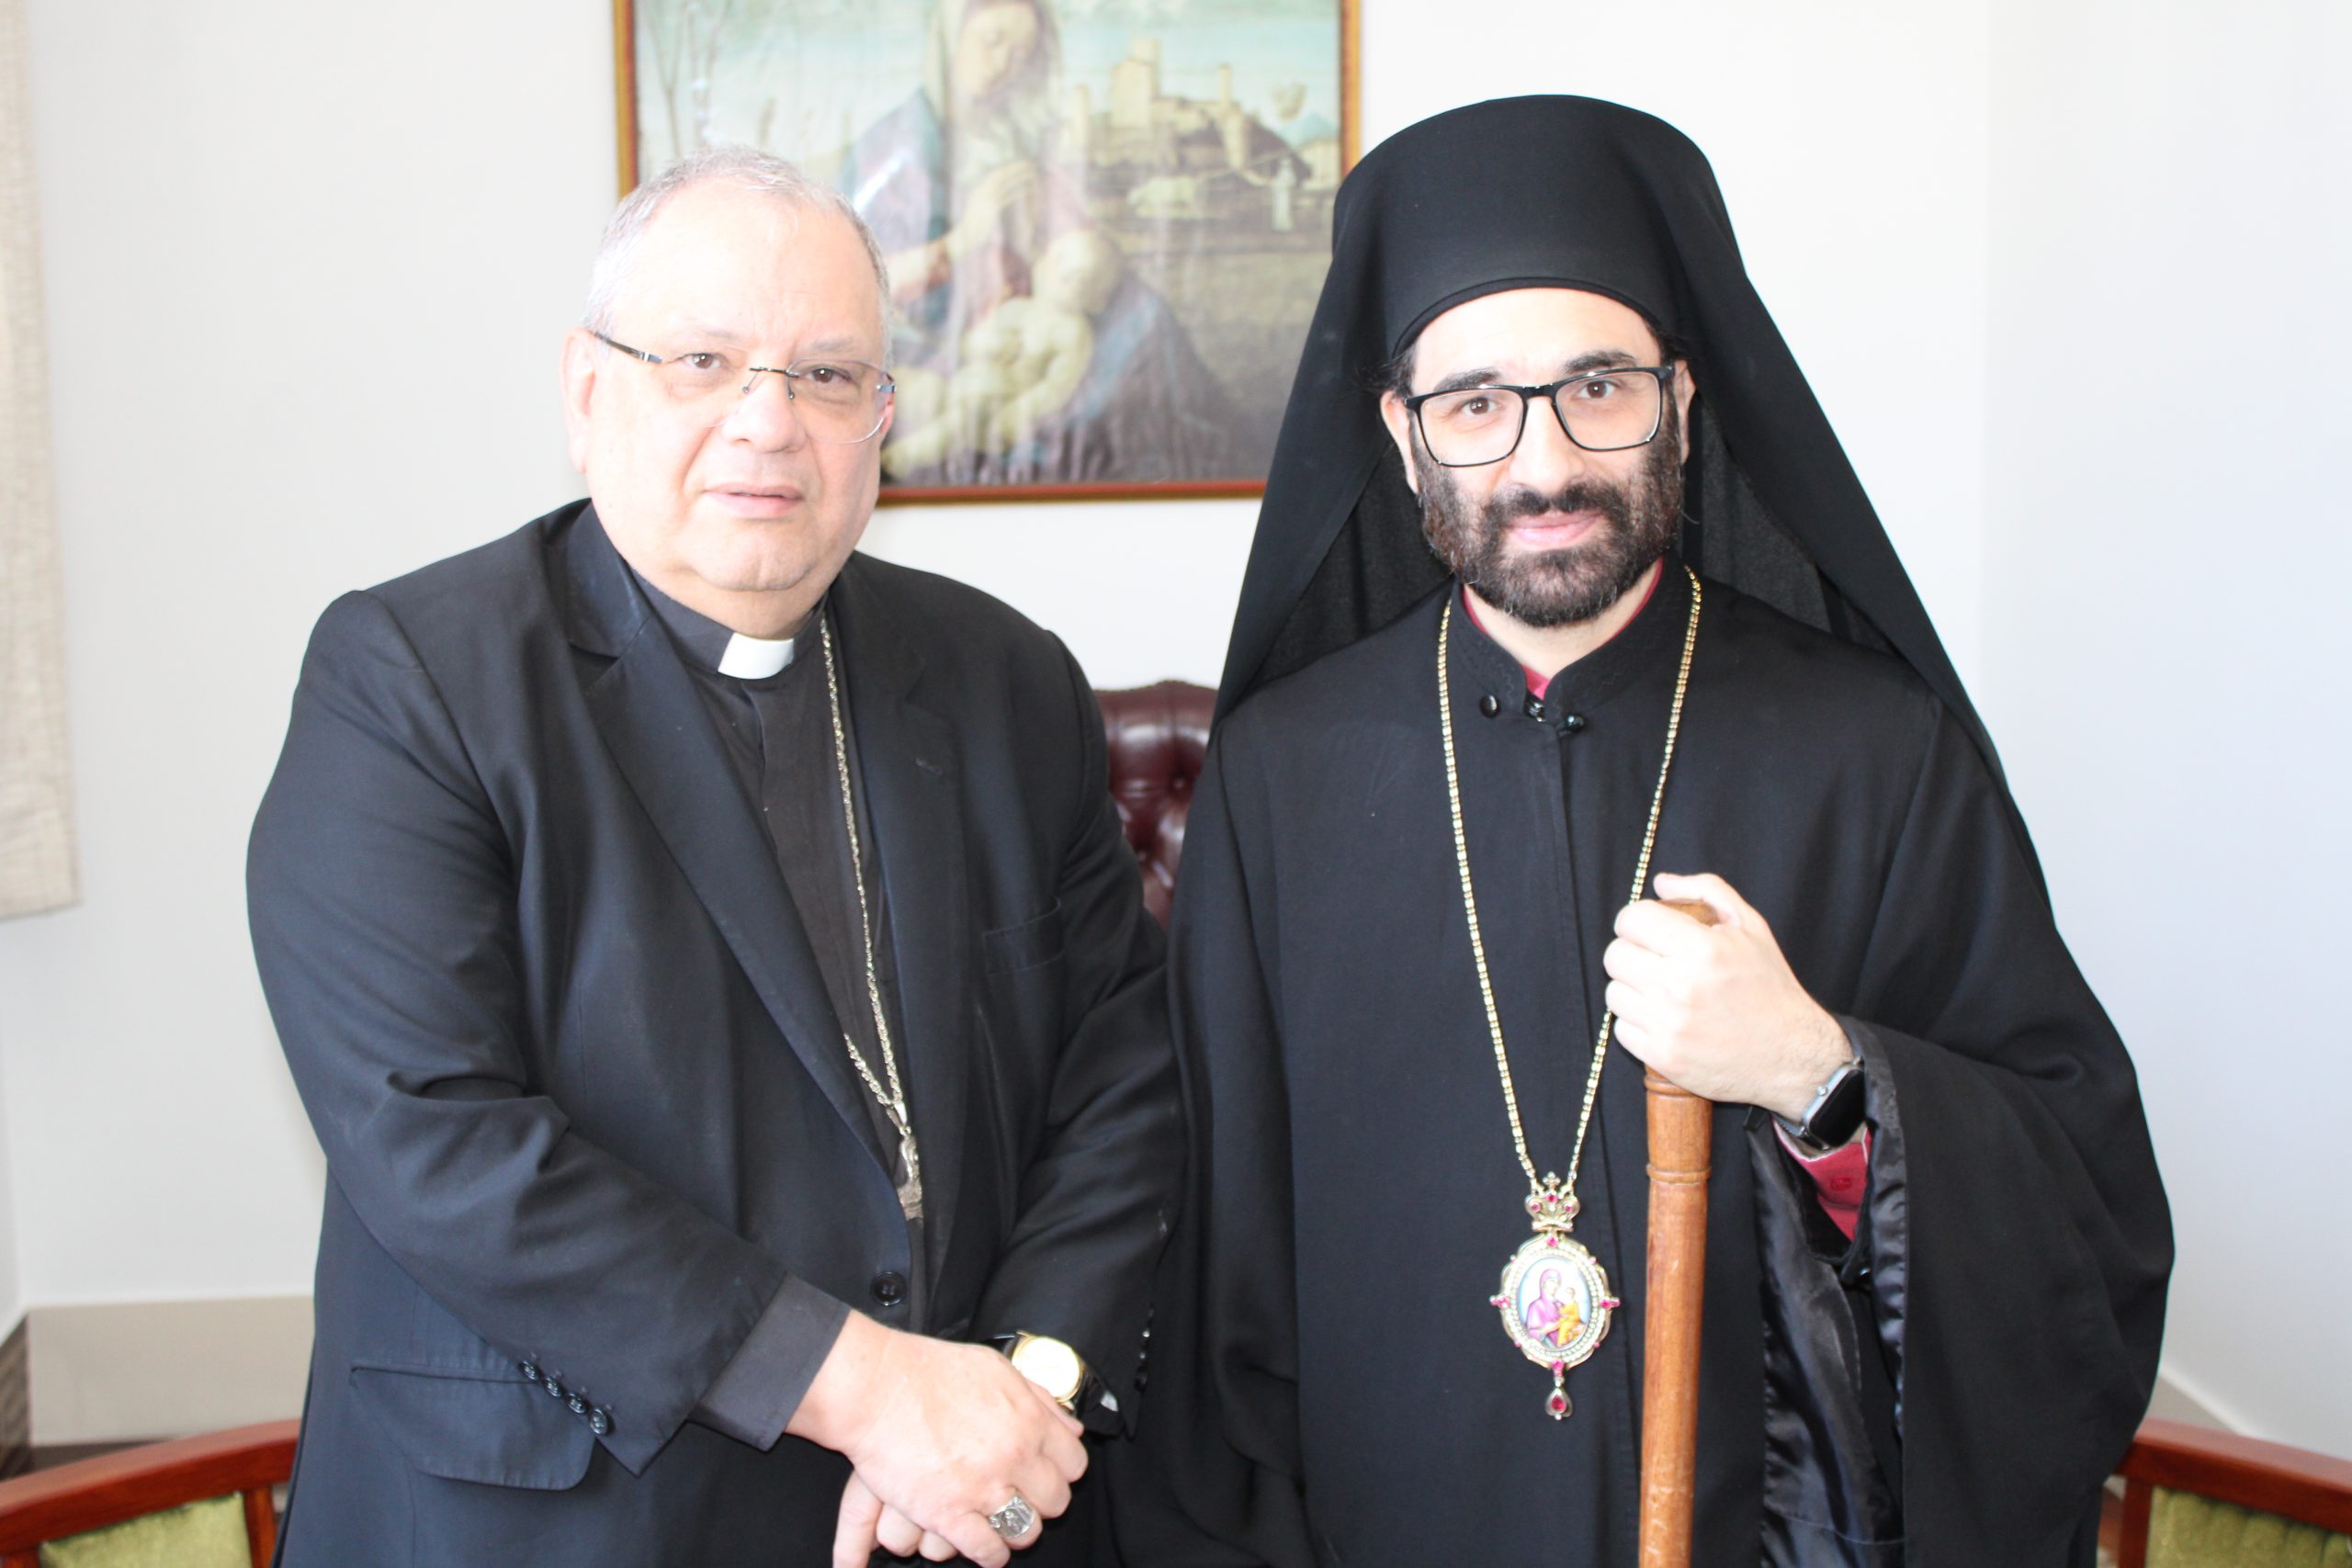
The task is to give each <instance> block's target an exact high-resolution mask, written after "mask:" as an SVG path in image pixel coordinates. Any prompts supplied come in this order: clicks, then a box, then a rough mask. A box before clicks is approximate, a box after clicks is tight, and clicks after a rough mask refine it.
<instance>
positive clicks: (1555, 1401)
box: [1544, 1393, 1568, 1416]
mask: <svg viewBox="0 0 2352 1568" xmlns="http://www.w3.org/2000/svg"><path fill="white" fill-rule="evenodd" d="M1544 1409H1546V1410H1548V1411H1550V1412H1551V1413H1552V1414H1553V1415H1555V1416H1566V1414H1567V1413H1568V1396H1567V1395H1566V1394H1565V1393H1555V1394H1554V1395H1553V1396H1552V1397H1551V1398H1549V1399H1547V1400H1545V1401H1544Z"/></svg>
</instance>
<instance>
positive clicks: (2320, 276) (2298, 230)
mask: <svg viewBox="0 0 2352 1568" xmlns="http://www.w3.org/2000/svg"><path fill="white" fill-rule="evenodd" d="M1994 36H1995V39H1996V50H1995V54H1994V58H1995V61H1996V65H1995V69H1994V75H1993V84H1994V102H1995V105H1996V109H1995V114H1994V125H1995V128H1996V134H1995V139H1994V149H1993V164H1992V169H1993V181H1992V189H1993V191H1994V204H1993V211H1992V219H1993V221H1992V224H1991V231H1992V234H1993V266H1992V285H1993V289H1992V319H1993V321H1995V322H1996V325H1997V329H1998V330H1997V331H1996V333H1995V335H1994V337H1993V339H1992V342H1991V344H1990V347H1989V353H1988V358H1989V361H1990V366H1991V369H1990V374H1989V375H1988V376H1987V378H1986V385H1987V388H1988V389H1989V390H1988V397H1987V400H1986V409H1987V418H1986V428H1987V431H1988V434H1989V435H1990V437H1991V439H1990V441H1989V443H1988V445H1987V447H1986V454H1987V463H1986V472H1987V473H1988V475H1989V476H1990V482H1989V484H1988V486H1987V496H1988V499H1989V502H1990V504H1989V506H1988V508H1987V511H1986V513H1985V534H1984V538H1985V582H1986V584H1987V587H1988V592H1987V593H1986V595H1985V620H1984V637H1985V649H1986V658H1985V661H1984V670H1985V678H1984V679H1983V680H1982V681H1981V682H1979V691H1980V693H1981V694H1982V701H1983V703H1984V705H1985V716H1986V719H1987V721H1988V722H1989V723H1990V724H1991V725H1992V727H1993V731H1994V734H1995V735H1996V736H1997V737H1998V738H1999V739H2000V741H2001V744H2002V746H2003V750H2004V755H2005V757H2006V760H2007V763H2008V767H2009V774H2010V778H2011V781H2012V782H2013V784H2015V786H2016V788H2017V792H2018V799H2019V801H2020V802H2021V804H2022V805H2023V807H2024V808H2025V813H2026V817H2027V819H2028V820H2029V821H2030V822H2031V823H2032V824H2033V827H2034V829H2035V837H2036V840H2037V841H2038V842H2039V844H2040V846H2041V853H2042V858H2043V862H2044V864H2045V865H2046V867H2047V869H2048V871H2049V874H2050V882H2051V886H2052V892H2053V894H2054V896H2055V897H2056V900H2057V904H2058V912H2059V916H2060V918H2061V919H2062V921H2063V923H2064V929H2065V930H2066V931H2068V932H2069V934H2070V936H2071V938H2072V941H2073V944H2074V948H2075V954H2076V956H2077V957H2078V958H2079V959H2080V961H2081V963H2082V965H2083V968H2084V970H2085V971H2086V973H2087V975H2088V976H2089V977H2090V980H2091V983H2092V985H2093V986H2094V987H2097V989H2098V993H2099V995H2100V996H2101V997H2102V998H2104V999H2105V1001H2106V1002H2107V1005H2108V1007H2109V1010H2110V1011H2111V1012H2112V1013H2113V1014H2114V1016H2115V1021H2116V1022H2117V1024H2118V1026H2119V1027H2120V1029H2121V1030H2122V1032H2123V1037H2124V1038H2125V1039H2126V1040H2127V1041H2129V1042H2131V1047H2132V1051H2133V1054H2134V1055H2135V1057H2136V1058H2137V1060H2138V1062H2139V1065H2140V1069H2141V1076H2142V1082H2143V1089H2144V1092H2145V1095H2146V1100H2147V1106H2148V1114H2149V1120H2150V1122H2151V1124H2152V1126H2153V1127H2154V1134H2155V1138H2156V1148H2157V1153H2158V1155H2159V1156H2160V1158H2161V1159H2162V1161H2163V1164H2164V1169H2165V1185H2166V1188H2167V1190H2169V1192H2170V1194H2171V1196H2172V1201H2173V1215H2174V1221H2175V1224H2176V1227H2177V1233H2178V1241H2179V1247H2180V1259H2181V1268H2180V1270H2179V1272H2178V1273H2177V1274H2176V1275H2175V1277H2174V1280H2173V1289H2172V1297H2171V1313H2172V1317H2171V1325H2170V1329H2171V1331H2170V1333H2169V1335H2168V1336H2167V1340H2166V1351H2167V1357H2166V1361H2167V1371H2169V1372H2170V1373H2171V1374H2172V1375H2173V1376H2174V1377H2175V1378H2176V1379H2177V1380H2178V1381H2179V1382H2180V1383H2181V1384H2182V1386H2183V1387H2185V1388H2186V1389H2188V1391H2189V1392H2190V1393H2195V1394H2196V1395H2198V1396H2199V1398H2201V1399H2202V1400H2204V1401H2205V1403H2206V1404H2209V1405H2211V1406H2212V1407H2213V1408H2214V1409H2215V1410H2216V1411H2217V1412H2219V1413H2220V1414H2221V1415H2222V1416H2223V1417H2224V1418H2227V1419H2231V1420H2233V1421H2234V1422H2236V1423H2238V1424H2240V1425H2243V1426H2245V1427H2247V1428H2249V1429H2251V1430H2253V1431H2256V1432H2258V1433H2260V1434H2262V1435H2265V1436H2272V1437H2277V1438H2283V1439H2285V1440H2288V1441H2292V1442H2299V1443H2303V1444H2307V1445H2311V1446H2315V1447H2322V1448H2326V1449H2329V1450H2333V1451H2335V1452H2339V1453H2342V1452H2352V1366H2347V1357H2346V1348H2347V1341H2346V1336H2345V1333H2344V1329H2343V1326H2342V1325H2343V1321H2344V1320H2343V1309H2344V1303H2346V1301H2347V1300H2352V1245H2348V1244H2347V1240H2346V1237H2347V1235H2352V1232H2348V1231H2347V1228H2346V1219H2345V1214H2344V1204H2345V1202H2346V1199H2347V1197H2352V1156H2346V1153H2345V1145H2344V1122H2345V1118H2346V1112H2347V1111H2352V1066H2347V1049H2346V1048H2347V1046H2352V1025H2347V1024H2346V1014H2345V1011H2344V1009H2343V1005H2342V993H2341V987H2340V986H2339V984H2338V981H2339V979H2340V977H2341V976H2342V975H2343V973H2344V964H2345V960H2344V942H2343V937H2342V926H2343V915H2342V895H2341V889H2342V888H2343V887H2344V886H2345V885H2346V882H2347V880H2352V828H2347V826H2346V815H2345V812H2346V799H2347V795H2346V772H2347V767H2352V749H2347V747H2346V738H2345V721H2346V716H2347V715H2352V704H2347V702H2346V695H2345V688H2344V684H2343V674H2344V671H2345V669H2346V665H2347V663H2352V631H2347V629H2346V619H2345V615H2344V612H2343V608H2342V605H2341V604H2340V602H2339V600H2340V594H2341V592H2342V584H2343V583H2344V581H2346V577H2347V576H2352V543H2347V538H2352V534H2347V529H2352V515H2347V513H2352V508H2347V505H2346V494H2345V491H2344V489H2343V485H2342V479H2341V471H2340V470H2341V468H2342V463H2343V457H2344V455H2345V452H2346V440H2345V431H2346V426H2347V423H2352V392H2347V389H2346V381H2345V379H2344V371H2345V359H2346V351H2347V349H2352V330H2347V329H2352V312H2347V310H2346V305H2345V296H2344V285H2345V280H2346V278H2347V277H2348V276H2352V202H2347V201H2346V194H2345V193H2346V179H2347V177H2348V175H2352V99H2348V98H2347V97H2346V94H2345V92H2344V90H2343V85H2342V84H2343V77H2344V74H2345V73H2346V69H2347V68H2352V11H2347V10H2346V8H2345V7H2344V6H2340V5H2327V4H2312V5H2302V6H2287V5H2270V6H2245V7H2237V8H2232V9H2229V10H2227V11H2224V10H2222V9H2220V8H2218V7H2210V8H2209V7H2205V6H2183V5H2169V6H2154V7H2151V6H2146V5H2145V4H2140V3H2133V0H2084V3H2077V4H2070V5H2067V6H2059V7H2054V8H2053V7H2052V6H2048V5H2045V4H2040V3H2034V0H2000V3H1999V5H1998V6H1996V27H1995V33H1994Z"/></svg>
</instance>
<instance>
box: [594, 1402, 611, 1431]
mask: <svg viewBox="0 0 2352 1568" xmlns="http://www.w3.org/2000/svg"><path fill="white" fill-rule="evenodd" d="M588 1429H589V1430H590V1431H592V1432H594V1433H595V1434H596V1436H598V1437H600V1438H601V1437H603V1436H604V1435H605V1433H607V1432H609V1431H611V1430H612V1429H613V1416H612V1412H610V1411H609V1410H606V1409H605V1407H604V1406H603V1405H601V1404H599V1405H596V1406H594V1408H592V1409H591V1410H590V1411H589V1412H588Z"/></svg>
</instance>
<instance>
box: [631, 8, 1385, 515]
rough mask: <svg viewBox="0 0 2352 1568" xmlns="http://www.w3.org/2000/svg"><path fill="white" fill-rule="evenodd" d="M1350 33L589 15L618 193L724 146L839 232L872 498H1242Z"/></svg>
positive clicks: (1217, 25) (1276, 377)
mask: <svg viewBox="0 0 2352 1568" xmlns="http://www.w3.org/2000/svg"><path fill="white" fill-rule="evenodd" d="M1355 29H1356V17H1355V0H614V37H615V44H616V50H617V52H618V57H619V58H618V65H619V70H618V73H617V82H618V90H619V106H618V107H619V119H620V176H621V188H622V189H623V190H624V191H626V190H628V189H631V188H633V187H634V186H636V184H637V182H638V180H639V177H640V175H650V174H652V173H654V172H656V171H658V170H660V169H662V168H663V167H665V166H667V165H668V164H671V163H673V162H674V161H675V160H676V159H678V158H680V157H682V156H684V155H685V154H686V153H688V152H694V151H695V150H696V149H698V148H701V147H705V146H710V145H715V144H718V143H721V142H743V143H748V144H750V145H752V146H757V147H762V148H765V149H766V150H768V151H770V152H775V153H778V154H780V155H782V156H784V157H786V158H789V159H791V160H792V161H793V162H794V163H796V164H799V165H800V166H801V167H802V168H803V169H804V170H806V171H808V172H809V174H812V175H819V176H820V177H822V178H825V179H827V180H830V181H831V183H832V184H833V185H834V186H836V188H838V189H840V190H841V191H842V194H843V195H845V196H847V197H849V199H850V200H851V202H852V203H853V204H854V206H855V207H856V208H857V209H858V211H859V212H860V213H862V214H863V215H864V216H865V220H866V221H867V223H868V224H870V225H871V226H872V227H873V229H874V231H875V233H876V236H877V237H878V238H879V240H880V241H881V243H882V248H883V250H884V252H885V254H886V255H887V257H888V262H889V272H890V284H891V288H890V293H891V306H892V321H893V327H892V339H891V345H890V356H891V373H892V375H893V376H894V378H896V379H897V382H898V387H899V391H898V416H897V419H896V422H895V423H894V425H893V427H892V429H891V431H890V434H889V437H888V442H887V444H886V445H885V446H884V448H883V453H882V464H883V495H884V498H885V499H886V500H888V499H893V498H896V499H899V500H947V499H955V500H964V499H990V500H993V499H1000V498H1010V497H1036V496H1066V497H1076V496H1116V495H1163V494H1171V493H1172V494H1189V495H1251V494H1256V493H1259V492H1260V491H1262V490H1263V488H1264V485H1265V478H1266V470H1267V466H1268V463H1269V461H1270V459H1271V458H1272V455H1273V446H1274V435H1275V432H1276V429H1277V427H1278V426H1279V424H1280V423H1281V420H1282V411H1283V404H1284V402H1285V401H1286V400H1287V399H1288V397H1289V393H1290V383H1291V377H1292V375H1293V373H1294V371H1295V369H1296V367H1297V364H1298V356H1299V350H1300V348H1301V346H1302V345H1303V344H1304V343H1305V342H1306V328H1307V322H1308V319H1309V318H1310V317H1311V316H1312V315H1313V313H1314V310H1315V300H1316V296H1317V293H1318V292H1319V291H1320V289H1321V288H1322V284H1323V275H1324V272H1325V270H1326V268H1327V267H1328V265H1329V261H1330V211H1331V197H1332V193H1333V191H1334V190H1335V189H1336V188H1337V186H1338V185H1339V182H1340V175H1342V174H1344V173H1345V172H1346V170H1347V168H1348V166H1349V164H1351V162H1352V161H1353V159H1354V156H1355V152H1356V108H1355V101H1354V100H1355Z"/></svg>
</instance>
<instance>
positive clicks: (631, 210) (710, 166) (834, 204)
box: [580, 142, 890, 355]
mask: <svg viewBox="0 0 2352 1568" xmlns="http://www.w3.org/2000/svg"><path fill="white" fill-rule="evenodd" d="M709 183H723V184H726V185H730V186H735V187H736V188H737V189H739V190H747V191H752V192H754V193H756V194H758V195H761V196H764V197H771V198H773V199H774V200H775V201H777V202H780V203H782V204H783V205H785V206H786V207H789V208H792V209H796V210H798V211H802V212H820V213H825V214H830V215H831V216H832V217H836V218H839V219H841V220H842V221H844V222H846V223H847V224H848V225H849V226H850V228H851V229H852V230H853V231H855V232H856V234H857V237H858V239H859V240H860V241H861V242H862V243H864V244H865V259H866V260H867V261H869V262H871V263H873V264H874V287H875V289H876V292H877V293H878V294H880V296H881V299H882V322H881V329H882V338H881V341H882V344H883V352H884V354H885V355H888V352H889V348H888V345H889V342H890V269H889V266H888V264H887V263H885V262H884V261H883V259H882V245H881V242H879V241H877V240H876V239H875V237H874V231H873V230H872V229H871V228H869V227H867V225H866V222H865V219H864V218H861V217H859V216H858V211H857V209H856V208H854V207H852V206H851V205H850V203H849V198H848V197H845V196H843V195H842V193H841V192H839V191H837V190H835V189H834V188H833V187H832V186H829V185H827V184H825V183H824V182H823V181H822V180H817V179H811V178H810V177H809V175H806V174H803V173H802V172H801V171H800V168H799V166H798V165H797V164H792V163H789V162H787V161H786V160H785V159H782V158H779V157H777V156H776V155H775V153H773V152H762V151H761V150H760V149H759V148H756V147H745V146H742V145H741V144H738V143H733V142H722V143H720V144H719V145H718V146H716V147H705V148H703V149H702V150H700V151H699V152H690V153H688V154H687V155H686V156H685V157H684V158H681V159H679V160H678V161H677V162H676V163H674V164H671V165H670V166H669V167H668V168H666V169H664V170H662V172H661V173H660V174H658V175H654V176H653V177H652V178H651V179H650V180H647V181H646V182H645V183H644V184H642V185H640V186H638V187H637V188H636V189H635V190H633V191H631V192H629V193H628V196H627V197H624V198H622V201H621V204H620V206H619V207H617V208H616V209H614V210H613V216H612V220H611V221H610V222H608V223H606V224H605V238H604V241H603V243H601V244H599V245H598V246H597V248H596V265H595V266H594V268H593V269H592V270H591V271H590V273H589V275H588V309H587V310H586V312H585V313H584V314H583V315H582V317H581V321H580V324H581V325H582V326H584V327H586V328H587V329H588V330H589V331H590V332H592V333H610V332H611V331H612V330H613V310H614V307H615V305H616V303H617V301H618V300H619V298H620V292H621V286H622V284H624V283H626V282H627V281H628V273H629V267H630V264H631V263H632V262H634V261H635V259H636V256H637V249H638V246H639V244H640V243H642V242H643V240H644V238H645V231H647V230H648V229H650V228H651V227H652V226H653V220H654V219H655V218H657V217H659V216H660V215H661V212H662V208H663V207H665V206H667V205H668V204H669V200H670V198H671V197H673V196H675V195H677V194H678V193H679V192H680V191H682V190H684V189H686V188H687V187H689V186H698V185H704V184H709Z"/></svg>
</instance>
